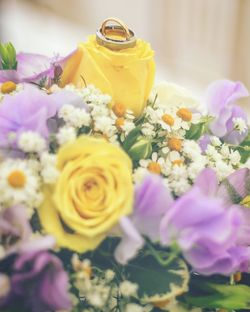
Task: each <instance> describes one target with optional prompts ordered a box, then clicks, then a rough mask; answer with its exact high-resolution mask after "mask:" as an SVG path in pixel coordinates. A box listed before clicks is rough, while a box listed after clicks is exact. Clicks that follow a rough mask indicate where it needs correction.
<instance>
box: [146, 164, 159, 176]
mask: <svg viewBox="0 0 250 312" xmlns="http://www.w3.org/2000/svg"><path fill="white" fill-rule="evenodd" d="M148 170H149V171H150V172H152V173H155V174H160V173H161V166H160V164H158V162H156V161H151V162H150V163H149V164H148Z"/></svg>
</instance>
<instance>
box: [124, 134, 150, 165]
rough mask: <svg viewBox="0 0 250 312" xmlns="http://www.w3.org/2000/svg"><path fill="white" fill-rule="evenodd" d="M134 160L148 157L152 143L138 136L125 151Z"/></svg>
mask: <svg viewBox="0 0 250 312" xmlns="http://www.w3.org/2000/svg"><path fill="white" fill-rule="evenodd" d="M127 152H128V154H129V156H130V157H131V158H132V159H133V160H134V161H139V160H140V159H146V158H149V157H150V156H151V154H152V144H151V142H150V141H149V140H147V139H145V138H141V137H138V139H137V141H136V142H135V143H134V144H133V145H132V146H131V147H130V149H129V150H128V151H127Z"/></svg>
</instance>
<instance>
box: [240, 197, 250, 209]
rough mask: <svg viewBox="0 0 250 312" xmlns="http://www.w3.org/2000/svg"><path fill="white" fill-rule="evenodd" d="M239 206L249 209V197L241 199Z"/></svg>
mask: <svg viewBox="0 0 250 312" xmlns="http://www.w3.org/2000/svg"><path fill="white" fill-rule="evenodd" d="M240 204H241V205H243V206H246V207H249V208H250V195H247V196H246V197H245V198H243V199H242V201H241V202H240Z"/></svg>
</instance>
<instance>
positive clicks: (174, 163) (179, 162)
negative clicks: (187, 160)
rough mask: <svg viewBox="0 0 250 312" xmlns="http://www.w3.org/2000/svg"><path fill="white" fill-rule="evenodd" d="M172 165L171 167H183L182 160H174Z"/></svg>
mask: <svg viewBox="0 0 250 312" xmlns="http://www.w3.org/2000/svg"><path fill="white" fill-rule="evenodd" d="M172 163H173V165H177V166H181V165H183V160H182V159H176V160H174V161H173V162H172Z"/></svg>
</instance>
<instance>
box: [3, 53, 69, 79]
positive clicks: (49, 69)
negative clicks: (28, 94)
mask: <svg viewBox="0 0 250 312" xmlns="http://www.w3.org/2000/svg"><path fill="white" fill-rule="evenodd" d="M70 55H71V54H70ZM70 55H68V56H66V57H65V58H60V57H55V58H49V57H47V56H44V55H40V54H31V53H19V54H17V57H16V58H17V62H18V63H17V70H0V82H5V81H9V80H11V81H13V82H15V83H19V82H37V83H38V82H39V80H41V79H43V78H45V77H47V78H48V79H49V80H50V79H52V78H54V76H55V74H57V73H58V68H59V67H61V66H63V65H64V63H65V62H66V60H67V58H68V57H70Z"/></svg>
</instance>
